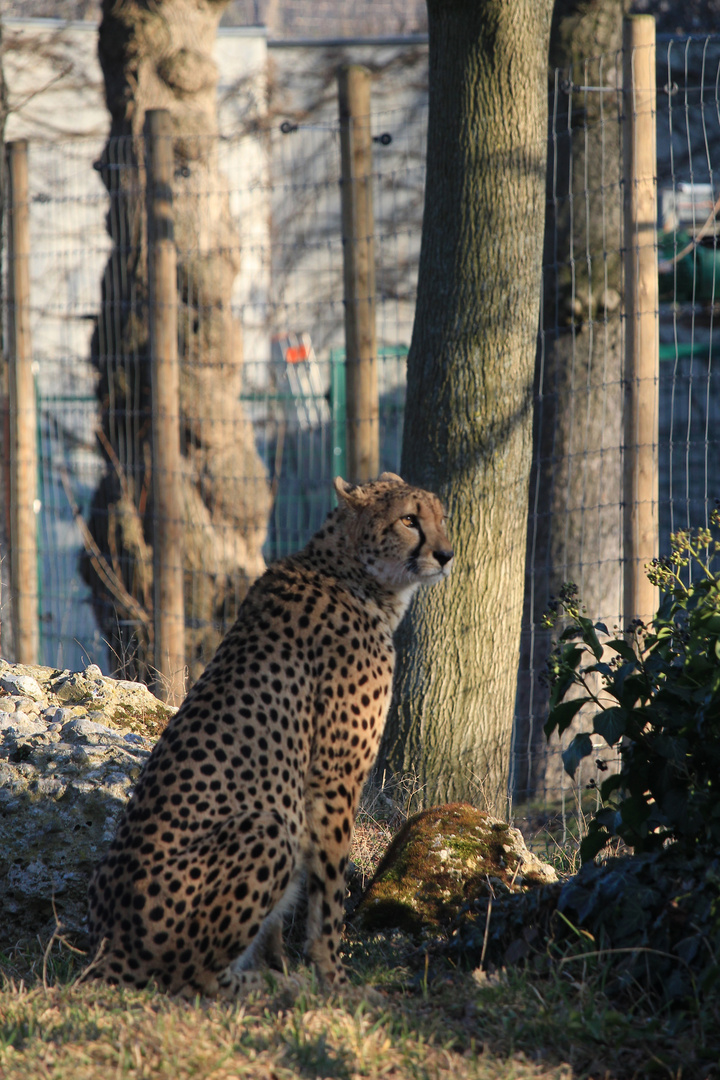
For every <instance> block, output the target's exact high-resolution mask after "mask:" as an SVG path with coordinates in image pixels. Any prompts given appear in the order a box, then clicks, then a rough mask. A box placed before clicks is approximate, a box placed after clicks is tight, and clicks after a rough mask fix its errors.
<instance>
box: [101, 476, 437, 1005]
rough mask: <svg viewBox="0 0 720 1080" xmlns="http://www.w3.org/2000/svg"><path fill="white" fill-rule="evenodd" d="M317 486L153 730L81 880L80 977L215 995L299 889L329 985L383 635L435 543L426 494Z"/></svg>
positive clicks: (424, 574)
mask: <svg viewBox="0 0 720 1080" xmlns="http://www.w3.org/2000/svg"><path fill="white" fill-rule="evenodd" d="M335 490H336V492H337V496H338V506H337V508H336V509H335V510H333V511H332V512H331V513H330V514H329V516H328V518H327V519H326V521H325V524H324V525H323V526H322V528H321V529H320V530H319V532H317V533H316V534H315V535H314V536H313V537H312V539H311V540H310V542H309V543H308V544H307V546H306V547H305V548H304V549H303V550H301V551H300V552H298V553H297V554H295V555H292V556H289V557H288V558H284V559H281V560H279V561H278V562H277V563H275V564H273V565H271V566H270V567H269V568H268V569H267V571H266V572H265V574H264V575H263V576H262V577H261V578H260V579H259V580H258V581H257V582H256V583H255V584H254V585H253V586H252V588H251V589H250V590H249V592H248V594H247V597H246V599H245V601H244V602H243V604H242V606H241V608H240V612H239V615H238V618H237V620H236V622H235V624H234V625H233V627H232V628H231V629H230V631H229V632H228V634H227V636H226V637H225V639H224V640H223V642H222V643H221V645H220V647H219V648H218V651H217V653H216V654H215V657H214V658H213V660H212V661H211V662H210V664H209V665H208V667H207V668H206V669H205V671H204V673H203V674H202V676H201V677H200V678H199V679H198V681H197V683H196V684H195V685H194V686H193V687H192V688H191V690H190V691H189V693H188V695H187V697H186V698H185V700H184V702H183V704H182V705H181V707H180V709H179V710H178V712H177V714H176V715H175V716H174V717H173V719H172V720H171V722H170V724H169V725H168V727H167V728H166V729H165V731H164V732H163V734H162V735H161V737H160V739H159V740H158V742H157V744H156V746H155V748H154V750H153V752H152V754H151V756H150V758H149V760H148V762H147V764H146V766H145V768H144V770H143V773H142V775H141V776H140V779H139V780H138V783H137V786H136V788H135V791H134V794H133V796H132V798H131V800H130V802H129V803H128V805H127V807H126V808H125V811H124V813H123V815H122V816H121V819H120V822H119V825H118V829H117V833H116V835H115V838H114V840H113V841H112V844H111V846H110V848H109V851H108V853H107V855H106V856H105V858H104V859H103V860H102V862H101V863H100V864H99V865H98V866H97V868H96V870H95V872H94V874H93V876H92V880H91V883H90V889H89V901H90V904H89V927H90V934H91V938H92V940H93V948H94V950H95V959H94V961H93V962H92V963H91V965H90V967H89V968H88V969H87V972H86V975H87V977H94V978H102V979H104V980H106V981H107V982H110V983H115V984H123V985H129V986H134V987H142V986H145V985H146V984H147V983H148V982H150V981H153V982H155V983H156V985H158V986H159V987H160V988H162V989H164V990H167V991H168V992H170V993H177V994H184V995H186V996H193V995H195V994H198V993H199V994H203V995H210V996H214V995H219V996H233V995H234V994H236V993H239V992H240V990H241V988H242V986H243V985H247V983H246V982H245V983H244V982H243V979H244V977H245V973H246V972H247V971H248V970H249V969H254V968H257V967H259V966H262V965H263V964H264V963H269V964H271V965H273V966H275V967H280V968H282V967H283V964H284V956H283V920H284V916H285V914H286V913H288V912H289V911H290V910H291V908H292V907H293V905H294V904H295V901H296V898H297V897H298V894H299V892H300V891H301V888H304V889H305V891H306V895H307V906H308V912H307V927H306V939H305V954H306V956H307V958H308V961H309V962H310V963H311V965H312V966H313V967H314V969H315V970H316V972H317V974H318V977H319V980H320V981H321V983H323V984H325V985H327V986H337V985H339V984H342V983H343V982H345V976H344V973H343V967H342V964H341V961H340V937H341V931H342V923H343V903H344V896H345V870H346V865H347V860H348V851H349V847H350V840H351V836H352V832H353V827H354V824H355V816H356V813H357V808H358V802H359V799H360V793H361V790H362V787H363V784H364V782H365V780H366V778H367V775H368V773H369V771H370V768H371V766H372V764H373V762H374V760H375V757H376V754H377V750H378V744H379V741H380V737H381V735H382V731H383V726H384V723H385V718H386V715H387V711H388V706H389V702H390V691H391V682H392V675H393V663H394V651H393V632H394V631H395V629H396V627H397V626H398V624H399V622H400V620H401V618H402V617H403V614H404V612H405V610H406V608H407V606H408V603H409V601H410V598H411V596H412V594H413V593H414V592H415V590H416V589H417V587H418V586H419V585H422V584H426V585H432V584H434V583H436V582H440V581H442V580H444V579H445V578H446V577H447V576H448V574H449V573H450V569H451V565H452V560H453V550H452V548H451V546H450V541H449V539H448V537H447V533H446V529H445V522H444V512H443V508H442V506H441V504H440V502H439V500H438V499H437V498H436V496H435V495H432V494H430V493H429V492H427V491H423V490H421V489H420V488H416V487H412V486H411V485H409V484H407V483H405V482H404V481H403V480H402V479H401V478H400V477H399V476H396V475H395V474H394V473H383V474H382V475H381V476H380V477H379V479H378V480H375V481H372V482H370V483H366V484H362V485H352V484H349V483H347V482H346V481H344V480H343V479H342V478H341V477H338V478H337V479H336V480H335Z"/></svg>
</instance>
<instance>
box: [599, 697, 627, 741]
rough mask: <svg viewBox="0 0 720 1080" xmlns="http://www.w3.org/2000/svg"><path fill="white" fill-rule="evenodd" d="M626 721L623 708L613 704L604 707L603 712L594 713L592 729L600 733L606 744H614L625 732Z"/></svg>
mask: <svg viewBox="0 0 720 1080" xmlns="http://www.w3.org/2000/svg"><path fill="white" fill-rule="evenodd" d="M626 722H627V714H626V712H625V710H624V709H619V708H617V706H613V707H612V708H611V709H604V710H603V712H600V713H597V714H596V716H595V717H594V718H593V731H595V732H597V734H598V735H602V737H603V739H604V740H605V742H606V743H607V744H608V746H614V745H615V743H618V742H620V739H622V737H623V735H624V734H625V726H626Z"/></svg>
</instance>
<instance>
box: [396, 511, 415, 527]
mask: <svg viewBox="0 0 720 1080" xmlns="http://www.w3.org/2000/svg"><path fill="white" fill-rule="evenodd" d="M400 524H401V525H404V526H405V528H406V529H417V527H418V519H417V518H416V517H415V515H414V514H405V516H404V517H401V518H400Z"/></svg>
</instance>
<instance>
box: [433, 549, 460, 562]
mask: <svg viewBox="0 0 720 1080" xmlns="http://www.w3.org/2000/svg"><path fill="white" fill-rule="evenodd" d="M433 555H434V556H435V558H436V559H437V561H438V562H439V563H440V565H441V566H445V564H446V563H449V562H450V560H451V559H452V558H453V556H454V555H455V552H454V551H452V549H450V548H439V550H438V551H433Z"/></svg>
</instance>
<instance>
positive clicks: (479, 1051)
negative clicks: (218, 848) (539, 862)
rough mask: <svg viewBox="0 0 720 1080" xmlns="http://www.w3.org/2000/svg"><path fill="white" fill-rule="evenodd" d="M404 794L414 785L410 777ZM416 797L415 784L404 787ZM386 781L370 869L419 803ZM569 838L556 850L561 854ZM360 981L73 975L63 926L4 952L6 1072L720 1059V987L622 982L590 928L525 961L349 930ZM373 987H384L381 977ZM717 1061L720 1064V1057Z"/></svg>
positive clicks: (138, 1079) (711, 1065) (354, 1072)
mask: <svg viewBox="0 0 720 1080" xmlns="http://www.w3.org/2000/svg"><path fill="white" fill-rule="evenodd" d="M401 794H403V793H401ZM403 799H404V794H403ZM403 799H400V800H398V798H397V793H393V792H389V791H388V790H386V789H385V788H383V787H381V788H380V789H379V792H378V791H375V792H374V793H373V794H372V797H371V798H370V799H369V800H366V803H365V804H364V807H363V810H362V812H361V814H360V816H359V818H358V831H357V837H356V842H355V846H354V849H353V862H354V864H355V873H356V875H357V876H359V877H361V878H362V879H363V880H364V881H365V882H366V881H367V879H368V878H369V877H370V876H371V874H372V871H373V868H374V866H375V865H376V863H377V861H378V859H379V858H380V856H381V855H382V853H383V851H384V849H385V847H386V845H387V842H388V840H389V838H390V836H391V835H392V834H393V833H394V832H395V831H396V830H397V828H398V827H399V826H400V825H401V824H402V821H403V820H404V817H405V814H404V813H402V812H399V811H398V809H397V808H398V805H408V801H407V800H404V802H403ZM557 849H558V846H557V844H556V843H555V841H554V839H553V840H552V842H551V843H550V844H549V853H550V854H552V853H553V852H555V854H556V857H557V861H559V863H561V864H562V861H563V858H564V856H563V855H562V853H561V852H560V853H558V850H557ZM345 954H346V955H345V961H346V964H347V966H348V968H349V971H350V974H351V979H352V983H353V985H352V987H351V989H350V990H349V991H348V992H347V993H346V994H344V995H343V996H342V997H339V996H338V997H332V996H330V997H328V996H325V995H323V994H322V993H320V992H319V991H318V988H317V986H316V985H315V983H314V981H313V978H312V974H311V973H310V972H308V971H304V970H303V969H302V968H301V969H300V972H301V976H302V978H301V979H300V986H299V988H295V989H294V990H293V991H292V992H291V991H290V990H289V989H288V988H287V987H280V986H278V985H277V984H276V983H274V982H273V981H272V980H270V979H269V981H268V985H267V988H266V990H264V991H262V992H258V993H255V994H253V995H250V996H248V997H247V998H245V999H243V1000H242V1001H239V1002H237V1003H217V1002H212V1001H208V1000H204V999H198V1000H196V1001H195V1002H192V1003H188V1002H186V1001H180V1000H176V999H173V998H170V997H168V996H167V995H165V994H161V993H159V992H156V991H154V990H152V989H148V990H145V991H128V990H123V989H118V988H112V987H107V986H103V985H97V984H89V985H85V984H82V985H79V986H78V985H74V980H75V978H76V976H77V974H78V973H79V971H80V970H81V968H82V963H83V958H82V957H81V956H79V955H78V954H77V953H75V952H73V951H72V950H71V949H70V948H69V947H68V945H67V944H66V943H64V942H63V941H62V940H56V941H54V942H52V943H51V944H50V946H49V947H48V945H47V943H42V942H39V941H38V942H35V943H30V944H28V943H25V945H24V946H22V947H21V946H18V947H17V948H16V949H15V950H13V951H12V952H11V953H7V954H5V955H0V1077H1V1078H2V1080H125V1078H127V1080H155V1078H165V1077H167V1078H168V1080H190V1078H192V1080H206V1078H207V1080H245V1078H250V1080H316V1078H336V1080H496V1078H497V1080H506V1078H507V1080H511V1078H512V1080H550V1078H557V1080H575V1078H587V1080H590V1078H592V1080H631V1078H632V1080H635V1078H644V1077H659V1078H667V1080H689V1078H693V1077H697V1078H698V1080H700V1078H702V1080H705V1078H706V1077H710V1076H713V1075H716V1074H717V1075H720V1003H718V1002H717V1000H716V998H709V999H708V1000H707V1001H703V1000H701V999H700V998H698V1000H696V1001H694V1002H688V1003H686V1005H685V1006H684V1007H683V1009H681V1010H680V1009H677V1008H675V1009H671V1008H669V1007H667V1006H661V1005H660V1004H659V1003H658V1002H657V1001H656V1000H651V999H650V998H649V997H648V996H647V995H646V994H645V993H644V992H643V991H642V989H641V988H640V987H629V988H627V989H626V991H625V992H624V993H623V997H622V1000H620V999H618V998H617V997H614V995H613V991H612V990H611V989H610V987H611V985H612V983H611V980H610V968H609V964H608V962H607V957H604V956H603V955H598V953H597V951H596V950H595V947H594V943H593V942H592V941H587V940H585V938H583V936H582V934H579V935H578V936H577V938H576V939H574V940H573V941H571V942H569V943H567V942H566V943H565V944H564V945H563V946H562V948H559V947H557V946H556V947H554V949H553V950H550V949H548V950H546V951H541V952H540V953H539V954H538V955H536V956H535V957H534V959H533V960H532V962H530V963H529V964H527V965H526V966H525V967H524V968H519V967H515V968H508V969H506V970H502V971H499V972H495V973H487V972H483V971H475V972H472V971H462V970H458V968H457V967H455V966H453V965H452V964H451V963H450V962H449V961H448V960H447V959H446V958H444V955H443V953H442V950H437V949H434V948H433V943H432V942H431V941H427V942H425V943H423V942H418V941H416V940H412V939H410V938H409V937H407V936H404V935H401V934H399V933H395V934H372V935H364V936H361V935H359V934H357V933H356V932H353V931H352V929H350V930H348V933H347V934H346V941H345ZM368 988H370V989H369V990H368ZM716 1070H717V1072H716Z"/></svg>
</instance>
